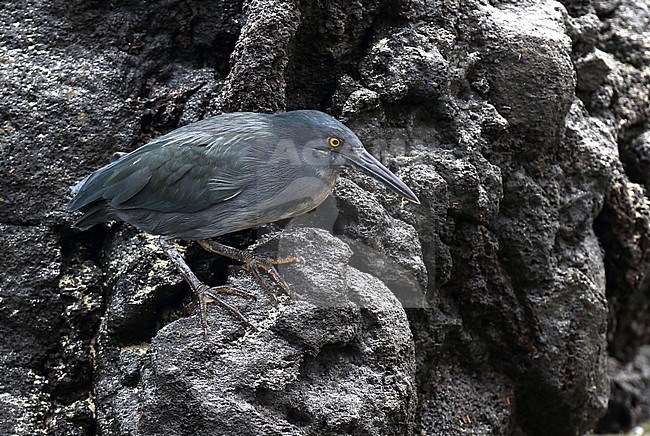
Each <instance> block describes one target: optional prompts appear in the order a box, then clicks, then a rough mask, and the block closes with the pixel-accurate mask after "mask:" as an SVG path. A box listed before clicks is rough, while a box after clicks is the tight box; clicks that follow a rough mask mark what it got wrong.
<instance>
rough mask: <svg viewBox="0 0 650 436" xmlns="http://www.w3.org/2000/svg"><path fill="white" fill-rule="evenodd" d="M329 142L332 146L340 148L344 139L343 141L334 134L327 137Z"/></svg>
mask: <svg viewBox="0 0 650 436" xmlns="http://www.w3.org/2000/svg"><path fill="white" fill-rule="evenodd" d="M327 143H328V144H329V146H330V147H332V148H339V147H340V146H341V144H342V143H343V141H341V140H340V139H339V138H335V137H333V136H330V137H329V138H327Z"/></svg>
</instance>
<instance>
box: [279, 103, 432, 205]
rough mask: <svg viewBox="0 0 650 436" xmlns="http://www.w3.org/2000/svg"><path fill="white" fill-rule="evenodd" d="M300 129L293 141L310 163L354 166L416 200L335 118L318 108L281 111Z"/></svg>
mask: <svg viewBox="0 0 650 436" xmlns="http://www.w3.org/2000/svg"><path fill="white" fill-rule="evenodd" d="M282 115H285V116H287V117H288V119H287V121H289V122H290V123H291V124H293V127H294V129H293V131H294V132H299V133H298V134H299V136H300V137H299V138H294V139H295V140H296V143H299V144H302V146H303V147H305V151H307V152H308V153H304V154H303V155H304V156H308V159H307V160H309V161H310V162H311V164H313V165H317V166H321V167H327V168H330V169H334V170H337V171H338V170H341V169H343V168H354V169H358V170H360V171H362V172H363V173H365V174H367V175H369V176H371V177H373V178H375V179H376V180H379V181H380V182H381V183H383V184H384V185H386V186H387V187H388V188H390V189H392V190H393V191H395V192H396V193H397V194H399V195H401V196H402V197H404V198H405V199H407V200H409V201H411V202H413V203H416V204H419V203H420V201H419V200H418V198H417V197H416V195H415V194H414V193H413V191H411V189H410V188H409V187H408V186H406V184H405V183H404V182H402V181H401V180H400V179H399V178H398V177H397V176H396V175H395V174H393V173H392V172H390V170H389V169H388V168H386V167H385V166H384V165H382V164H381V162H379V161H378V160H377V159H376V158H375V157H374V156H373V155H371V154H370V153H368V151H366V149H365V148H364V146H363V144H362V143H361V140H360V139H359V137H358V136H357V135H356V134H355V133H354V132H353V131H352V130H350V129H349V128H348V127H347V126H345V125H344V124H343V123H341V122H340V121H338V120H337V119H335V118H333V117H331V116H329V115H327V114H325V113H323V112H319V111H312V110H302V111H292V112H287V113H286V114H282Z"/></svg>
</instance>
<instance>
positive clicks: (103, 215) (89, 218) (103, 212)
mask: <svg viewBox="0 0 650 436" xmlns="http://www.w3.org/2000/svg"><path fill="white" fill-rule="evenodd" d="M86 207H87V209H86V208H84V209H82V210H83V213H84V214H83V215H82V216H81V217H79V219H78V220H77V221H75V223H74V225H75V227H78V228H80V229H81V230H86V229H89V228H90V227H92V226H94V225H95V224H101V223H105V222H107V221H112V220H114V219H115V216H114V214H113V213H112V212H111V210H110V207H108V205H107V204H106V203H105V202H102V203H95V204H91V205H88V206H86Z"/></svg>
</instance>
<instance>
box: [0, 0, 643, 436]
mask: <svg viewBox="0 0 650 436" xmlns="http://www.w3.org/2000/svg"><path fill="white" fill-rule="evenodd" d="M497 3H498V4H497ZM497 3H495V2H489V1H485V0H470V1H464V2H430V1H424V0H409V1H406V0H387V1H379V0H362V1H358V2H345V1H334V2H306V1H280V0H263V1H236V0H232V1H230V0H223V1H218V2H184V1H181V0H165V1H158V2H147V3H146V4H144V3H142V4H134V3H128V2H109V3H103V2H99V3H98V2H81V1H72V2H67V3H61V2H54V3H53V2H44V1H42V0H28V1H21V2H18V1H8V2H4V3H3V4H2V6H0V23H1V24H0V85H1V86H0V97H1V98H0V170H1V171H0V206H1V207H0V227H1V228H0V230H1V233H0V242H2V245H0V246H2V253H3V255H2V256H1V260H0V263H1V265H0V266H1V270H0V298H1V300H0V332H1V334H2V341H0V344H1V345H0V349H1V351H2V354H1V356H2V357H1V359H2V363H3V364H4V365H3V368H5V369H4V370H3V371H2V374H1V375H0V423H1V424H0V433H3V434H23V435H27V434H29V435H32V434H49V433H52V434H60V435H76V434H96V433H102V434H120V433H129V432H130V433H140V434H170V433H177V434H201V432H203V433H205V434H208V433H210V432H212V434H214V433H222V434H228V433H229V432H230V433H232V434H241V433H249V434H255V433H260V432H265V433H273V432H276V433H280V432H287V433H292V432H293V433H297V434H375V433H381V434H409V433H418V432H420V433H427V434H460V433H474V434H486V433H498V434H502V433H503V434H522V433H524V434H551V433H561V434H582V433H584V432H586V431H589V430H590V429H593V428H595V427H596V426H597V425H598V428H599V429H602V430H607V429H623V428H626V427H627V426H629V425H632V424H633V423H636V422H638V421H639V420H640V419H642V418H643V417H644V416H648V414H650V411H649V410H648V405H647V403H644V402H643V401H641V400H639V398H642V396H643V392H644V391H643V389H646V388H647V385H648V373H647V370H646V369H645V368H646V367H647V365H645V363H643V362H645V360H643V358H642V357H640V356H639V355H638V353H639V349H640V347H641V346H642V345H643V344H645V343H647V342H648V340H649V338H650V328H649V325H650V317H649V316H648V307H650V302H649V298H650V297H649V295H650V293H648V287H649V286H650V284H649V283H650V281H649V279H648V277H650V260H649V259H650V254H649V253H650V251H649V250H650V242H649V238H650V236H649V235H650V207H649V206H648V188H649V185H650V181H649V179H648V174H649V172H648V165H649V161H648V155H649V154H648V132H649V131H650V123H649V116H650V94H648V92H647V89H648V86H649V84H650V82H649V79H648V78H649V77H650V72H649V71H650V70H649V68H650V59H649V58H648V53H649V51H648V47H650V33H649V32H648V31H647V29H648V23H649V22H650V12H649V10H650V9H649V8H648V5H647V3H646V2H637V1H634V0H616V1H605V0H602V1H601V0H598V1H578V0H575V1H574V0H563V1H561V2H558V1H552V0H539V1H521V2H497ZM283 108H288V109H297V108H315V109H321V110H326V111H328V112H330V113H332V114H333V115H335V116H339V117H341V118H344V119H345V120H346V122H347V123H348V124H349V125H350V126H351V127H352V128H353V129H354V130H355V131H356V132H357V133H358V134H359V136H360V138H361V139H362V140H363V141H364V143H365V144H366V146H367V147H368V148H369V149H370V150H371V152H372V153H374V154H375V155H376V156H378V157H379V158H380V159H381V160H382V161H383V162H384V163H385V164H386V165H388V166H389V167H390V168H391V169H392V170H393V171H395V172H396V173H397V174H399V175H400V177H402V178H403V179H404V180H405V182H407V184H409V186H411V187H412V188H413V190H414V191H415V192H416V193H417V194H418V196H419V197H420V199H421V201H422V204H421V205H419V206H416V205H413V204H402V203H401V202H400V201H399V199H398V198H396V196H395V195H394V194H392V193H390V192H388V191H387V190H386V189H385V188H383V187H382V186H380V185H379V184H377V183H376V182H375V181H373V180H371V179H369V178H367V177H365V176H363V175H359V174H354V173H350V174H347V175H346V176H345V177H344V178H343V179H342V180H341V181H340V183H339V184H338V185H337V187H336V189H335V193H334V196H333V198H332V199H330V200H328V202H326V203H325V204H323V205H322V207H320V208H318V209H317V210H316V211H315V212H313V213H311V214H307V215H305V216H303V217H300V219H296V220H294V221H292V222H290V223H285V225H286V227H287V228H288V229H287V230H286V231H285V233H282V234H280V235H279V236H278V235H275V236H273V237H271V238H270V240H268V243H267V244H266V243H265V244H266V245H262V246H260V247H259V249H260V250H270V251H271V252H277V251H278V250H279V252H280V253H287V254H288V253H298V252H300V253H302V254H303V256H305V257H308V258H309V259H310V262H308V263H305V264H302V265H292V266H289V267H287V269H286V270H284V271H283V273H284V274H286V276H287V278H288V279H289V280H290V281H292V282H295V284H296V288H297V289H296V290H298V288H300V289H302V290H303V293H304V295H305V299H304V300H301V301H299V302H295V303H291V302H289V301H286V300H285V299H282V298H281V301H280V303H279V305H278V306H277V307H276V306H274V305H273V304H271V302H270V301H269V298H268V296H267V295H266V294H264V293H262V292H260V291H259V289H257V287H256V285H255V283H253V281H252V280H251V279H250V277H248V276H246V275H245V274H243V273H238V274H235V275H232V276H229V275H228V266H229V263H228V261H226V260H224V259H220V258H218V257H214V256H211V255H207V254H205V253H203V252H202V250H200V249H198V248H197V247H196V246H195V244H183V245H182V248H183V250H184V252H185V255H186V258H187V259H188V262H189V264H190V265H191V266H192V267H193V268H194V269H195V270H196V271H197V272H198V273H199V275H200V277H201V278H202V279H204V280H205V281H206V282H208V283H211V284H219V283H225V282H226V280H230V282H231V283H235V284H238V285H241V286H243V287H246V288H247V289H251V290H252V291H253V292H256V293H257V294H258V295H259V299H258V301H256V302H248V301H242V300H238V299H234V300H233V303H234V304H237V305H239V307H241V309H242V310H243V311H245V313H246V314H247V316H249V317H250V318H251V319H253V321H254V322H255V323H257V324H259V326H260V328H259V330H257V331H246V330H245V329H243V327H242V326H241V325H240V324H239V323H238V322H237V321H236V320H235V319H233V318H232V317H231V316H230V315H228V314H227V313H224V312H223V311H222V310H220V309H219V308H217V307H211V308H210V314H209V318H210V321H211V329H210V330H211V335H210V338H209V341H208V342H207V343H206V342H203V341H202V339H201V329H200V327H199V325H198V322H197V319H196V315H195V314H193V313H192V301H193V299H192V296H191V294H190V292H189V289H188V288H187V286H186V285H185V284H184V283H183V282H182V280H181V279H180V277H179V276H178V275H177V274H176V272H175V271H174V270H173V268H172V267H171V266H170V264H169V262H168V261H167V260H166V259H165V257H164V255H163V253H162V252H161V251H160V250H159V249H158V248H157V246H156V244H155V240H153V239H151V238H149V237H146V236H144V235H141V234H138V233H137V232H136V231H135V230H134V229H132V228H129V227H125V226H122V225H120V224H115V225H108V226H99V227H97V228H94V229H91V230H90V231H87V232H78V231H76V230H73V229H71V227H70V224H71V222H72V219H73V217H72V216H70V214H68V213H67V212H66V211H65V204H66V202H67V201H68V198H69V193H68V189H69V186H71V185H72V184H73V183H74V182H75V181H76V180H78V179H79V178H80V177H82V176H84V175H86V174H87V173H88V172H89V171H91V170H92V169H94V168H97V167H99V166H101V165H103V164H105V163H106V162H108V161H109V159H110V156H111V155H112V154H113V153H114V152H116V151H129V150H131V149H133V148H135V147H136V146H138V145H140V144H142V143H144V142H146V141H148V140H149V139H150V138H152V137H155V136H157V135H159V134H161V133H164V132H167V131H169V130H171V129H173V128H175V127H177V126H178V125H182V124H186V123H189V122H192V121H195V120H198V119H201V118H204V117H205V116H208V115H210V114H214V113H217V112H220V111H223V110H243V109H246V110H251V109H255V110H261V111H274V110H278V109H283ZM271 227H273V228H277V227H278V226H277V225H274V226H271ZM303 227H310V228H311V227H320V228H323V229H326V230H328V231H329V232H330V233H331V234H333V235H334V236H331V235H328V234H326V233H323V232H322V231H318V230H313V229H312V230H306V229H303ZM262 232H263V231H262ZM262 232H260V233H262ZM257 236H259V235H258V234H256V233H255V232H243V233H241V234H238V235H229V236H227V237H226V238H225V239H224V242H227V243H229V244H234V245H239V246H246V245H248V244H250V243H251V242H253V241H254V239H255V238H256V237H257ZM263 239H264V238H263ZM296 243H299V244H298V246H296ZM378 279H380V280H381V281H379V280H378ZM382 282H383V284H382ZM384 284H385V285H386V286H387V287H388V288H389V289H390V290H391V291H392V292H393V293H394V294H395V296H396V297H397V298H399V300H400V302H401V303H402V305H403V307H404V308H405V309H406V313H407V315H408V326H410V332H409V329H408V328H407V327H408V326H407V324H406V318H405V317H404V312H403V311H402V309H401V308H400V307H399V305H398V304H397V300H396V299H395V298H393V297H392V296H391V295H390V294H389V293H387V292H388V291H387V289H386V287H385V286H384ZM411 335H412V336H411ZM608 354H609V355H610V357H609V359H610V364H609V365H608V364H607V358H608ZM646 360H647V359H646ZM631 362H637V363H634V364H632V363H631ZM608 372H609V374H611V376H612V380H613V382H612V383H610V382H609V380H608ZM414 377H415V378H414ZM610 388H611V392H612V393H611V402H610V404H611V405H612V407H610V409H609V411H608V412H607V414H606V411H607V397H608V395H609V392H610ZM416 396H417V401H416ZM242 411H243V412H242ZM603 415H604V416H605V417H604V418H603V419H602V421H600V423H598V420H599V418H600V417H601V416H603ZM244 418H246V419H244Z"/></svg>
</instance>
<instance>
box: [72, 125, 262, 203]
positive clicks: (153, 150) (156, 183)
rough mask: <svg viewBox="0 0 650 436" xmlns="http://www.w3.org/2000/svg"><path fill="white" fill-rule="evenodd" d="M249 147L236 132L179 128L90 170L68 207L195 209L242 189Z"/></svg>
mask: <svg viewBox="0 0 650 436" xmlns="http://www.w3.org/2000/svg"><path fill="white" fill-rule="evenodd" d="M249 151H250V147H249V145H248V144H247V141H245V140H242V139H241V137H238V136H236V135H228V134H225V135H219V136H217V135H215V134H213V133H209V132H205V131H200V130H183V129H180V130H177V131H175V132H172V133H171V134H168V135H165V136H163V137H161V138H159V139H157V140H155V141H152V142H150V143H149V144H147V145H145V146H143V147H141V148H139V149H137V150H135V151H134V152H132V153H129V154H127V155H125V156H123V157H121V158H120V159H119V160H117V161H116V162H113V163H112V164H110V165H107V166H106V167H104V168H102V169H100V170H98V171H97V172H96V173H94V174H93V175H91V176H90V177H89V178H88V179H87V180H86V181H85V183H83V185H82V186H80V187H79V188H78V190H77V195H76V197H75V198H74V199H73V201H72V203H71V204H70V209H71V210H77V209H85V208H86V207H87V206H89V205H90V204H92V203H94V202H97V201H105V202H106V203H108V205H110V207H112V208H114V209H148V210H153V211H157V212H176V213H191V212H197V211H199V210H203V209H205V208H207V207H209V206H212V205H214V204H217V203H220V202H223V201H227V200H229V199H232V198H234V197H236V196H237V195H238V194H239V193H240V192H241V191H242V190H243V189H244V187H245V186H246V184H247V183H248V182H249V181H250V179H251V172H252V170H251V165H250V163H251V160H250V158H249Z"/></svg>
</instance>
